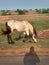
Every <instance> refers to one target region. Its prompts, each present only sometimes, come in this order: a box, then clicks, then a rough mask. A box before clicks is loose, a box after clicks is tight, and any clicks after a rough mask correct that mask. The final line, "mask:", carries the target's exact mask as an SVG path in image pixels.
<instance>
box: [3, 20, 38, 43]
mask: <svg viewBox="0 0 49 65" xmlns="http://www.w3.org/2000/svg"><path fill="white" fill-rule="evenodd" d="M5 25H6V31H4V30H2V31H3V33H4V34H7V38H8V42H9V43H10V42H11V41H12V37H11V35H10V33H11V32H13V31H14V30H16V31H17V32H22V33H23V39H24V37H25V35H27V36H28V37H29V34H30V32H31V34H32V39H33V40H34V42H37V39H36V37H37V33H36V30H35V28H34V27H33V26H32V25H31V24H30V23H29V22H28V21H15V20H9V21H7V22H6V24H5Z"/></svg>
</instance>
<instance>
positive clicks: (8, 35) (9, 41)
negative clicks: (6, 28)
mask: <svg viewBox="0 0 49 65" xmlns="http://www.w3.org/2000/svg"><path fill="white" fill-rule="evenodd" d="M7 39H8V43H9V44H13V43H14V41H13V40H12V37H11V34H7Z"/></svg>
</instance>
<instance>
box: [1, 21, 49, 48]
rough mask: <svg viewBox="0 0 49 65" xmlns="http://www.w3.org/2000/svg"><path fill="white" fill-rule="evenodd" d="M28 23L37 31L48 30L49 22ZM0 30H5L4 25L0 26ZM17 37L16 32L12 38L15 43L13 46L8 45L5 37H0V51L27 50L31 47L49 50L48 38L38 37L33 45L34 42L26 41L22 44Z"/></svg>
mask: <svg viewBox="0 0 49 65" xmlns="http://www.w3.org/2000/svg"><path fill="white" fill-rule="evenodd" d="M29 22H30V23H31V24H32V25H33V26H34V27H35V29H36V30H37V31H40V30H45V29H49V20H48V21H44V20H40V21H29ZM2 28H3V29H5V24H0V30H1V29H2ZM18 36H19V33H18V32H13V33H12V38H13V40H14V41H15V44H13V45H9V44H8V42H7V37H6V36H5V35H0V49H18V48H21V49H23V48H29V47H31V46H37V47H41V48H42V47H46V48H49V36H48V37H46V38H41V37H38V42H37V43H34V41H32V42H31V43H30V42H28V41H26V42H23V41H22V39H20V40H18Z"/></svg>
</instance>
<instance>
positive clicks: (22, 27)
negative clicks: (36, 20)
mask: <svg viewBox="0 0 49 65" xmlns="http://www.w3.org/2000/svg"><path fill="white" fill-rule="evenodd" d="M16 30H17V31H18V32H22V31H24V30H25V27H24V26H23V25H17V26H16Z"/></svg>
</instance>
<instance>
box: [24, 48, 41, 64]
mask: <svg viewBox="0 0 49 65" xmlns="http://www.w3.org/2000/svg"><path fill="white" fill-rule="evenodd" d="M39 62H40V59H39V57H38V56H37V54H36V52H35V51H34V47H31V48H30V51H29V53H26V54H25V56H24V65H37V64H38V63H39Z"/></svg>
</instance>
